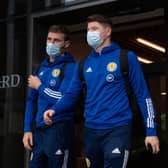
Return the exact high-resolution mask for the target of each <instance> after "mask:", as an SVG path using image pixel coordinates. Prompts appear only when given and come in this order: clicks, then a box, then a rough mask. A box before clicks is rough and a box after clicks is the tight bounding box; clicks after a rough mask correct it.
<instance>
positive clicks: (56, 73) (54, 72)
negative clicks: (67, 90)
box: [52, 69, 60, 77]
mask: <svg viewBox="0 0 168 168" xmlns="http://www.w3.org/2000/svg"><path fill="white" fill-rule="evenodd" d="M59 74H60V69H54V70H53V71H52V76H53V77H57V76H58V75H59Z"/></svg>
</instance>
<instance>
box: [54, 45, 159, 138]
mask: <svg viewBox="0 0 168 168" xmlns="http://www.w3.org/2000/svg"><path fill="white" fill-rule="evenodd" d="M119 57H120V47H119V45H118V44H117V43H115V42H112V43H111V45H110V46H107V47H104V48H103V49H102V51H101V53H97V52H96V51H95V50H92V51H91V53H90V54H89V55H88V57H87V58H86V60H85V64H84V67H83V74H84V78H85V82H86V88H87V91H86V99H85V114H84V115H85V126H86V127H88V128H92V129H98V130H105V129H111V128H114V127H117V126H123V125H127V124H130V123H131V122H132V110H131V107H130V104H129V100H128V96H127V92H126V89H125V81H124V78H123V76H122V72H121V68H120V58H119ZM78 66H79V63H78V64H77V65H76V67H75V69H74V75H73V79H72V82H71V84H70V87H69V89H68V90H67V92H66V94H64V95H63V97H62V98H61V99H60V100H59V101H58V102H57V103H56V104H55V105H54V106H53V107H52V108H51V109H53V110H55V111H56V114H57V115H58V114H60V113H62V112H63V111H65V109H68V108H71V107H72V106H73V105H74V103H75V102H76V101H77V99H78V97H79V94H80V92H81V91H82V81H81V80H80V77H79V72H78ZM128 67H129V72H128V78H129V81H130V84H131V86H132V87H133V90H134V93H135V96H136V99H137V102H138V105H139V107H140V110H141V113H142V116H143V121H144V124H145V128H146V135H147V136H154V135H156V123H155V109H154V106H153V102H152V99H151V96H150V93H149V90H148V87H147V84H146V81H145V79H144V75H143V72H142V69H141V66H140V63H139V62H138V60H137V56H136V55H135V54H134V53H133V52H132V51H129V52H128Z"/></svg>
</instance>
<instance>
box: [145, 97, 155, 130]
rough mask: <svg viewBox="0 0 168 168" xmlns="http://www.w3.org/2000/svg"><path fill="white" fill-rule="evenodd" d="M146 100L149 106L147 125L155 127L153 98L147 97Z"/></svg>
mask: <svg viewBox="0 0 168 168" xmlns="http://www.w3.org/2000/svg"><path fill="white" fill-rule="evenodd" d="M145 100H146V106H147V111H148V117H147V127H148V128H154V127H155V125H154V118H155V115H154V108H153V104H152V100H151V98H147V99H145Z"/></svg>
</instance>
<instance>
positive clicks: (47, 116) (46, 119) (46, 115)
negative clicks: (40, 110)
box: [43, 110, 55, 125]
mask: <svg viewBox="0 0 168 168" xmlns="http://www.w3.org/2000/svg"><path fill="white" fill-rule="evenodd" d="M53 115H55V111H54V110H47V111H45V112H44V114H43V119H44V122H45V123H46V124H47V125H51V124H52V117H53Z"/></svg>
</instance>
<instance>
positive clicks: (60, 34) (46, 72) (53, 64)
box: [23, 25, 75, 168]
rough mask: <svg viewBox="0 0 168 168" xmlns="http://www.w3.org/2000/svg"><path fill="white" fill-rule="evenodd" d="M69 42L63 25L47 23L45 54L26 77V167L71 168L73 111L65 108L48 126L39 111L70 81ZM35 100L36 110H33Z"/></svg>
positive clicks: (45, 108)
mask: <svg viewBox="0 0 168 168" xmlns="http://www.w3.org/2000/svg"><path fill="white" fill-rule="evenodd" d="M69 45H70V40H69V31H68V30H67V28H66V27H65V26H63V25H53V26H51V27H50V28H49V30H48V35H47V41H46V53H47V55H48V57H47V58H46V59H45V60H44V61H43V62H42V63H41V65H40V67H39V70H38V72H34V73H33V75H30V76H29V78H28V86H29V90H28V97H27V102H26V110H25V121H24V136H23V144H24V147H25V149H27V150H30V151H31V157H30V163H29V165H30V166H29V167H30V168H62V167H64V166H65V167H67V168H73V165H72V162H71V159H72V155H71V153H72V150H71V149H72V146H73V130H74V128H73V126H74V125H73V111H72V110H70V109H67V110H66V111H64V112H62V113H61V114H60V115H57V116H55V117H54V118H53V124H52V125H50V126H48V125H46V124H45V122H44V120H43V113H44V112H45V111H46V110H47V109H50V107H52V106H53V105H54V104H55V102H56V101H58V100H59V99H60V98H61V97H62V95H63V94H64V93H65V91H66V89H67V88H68V86H69V83H70V81H71V78H72V74H73V69H74V65H75V63H74V59H73V57H72V55H70V54H69V53H68V52H66V50H67V48H68V47H69ZM63 69H64V70H63ZM62 71H63V72H62ZM61 74H62V76H61ZM36 103H37V112H36V113H34V108H35V107H36ZM34 120H35V128H34V129H33V124H34Z"/></svg>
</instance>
